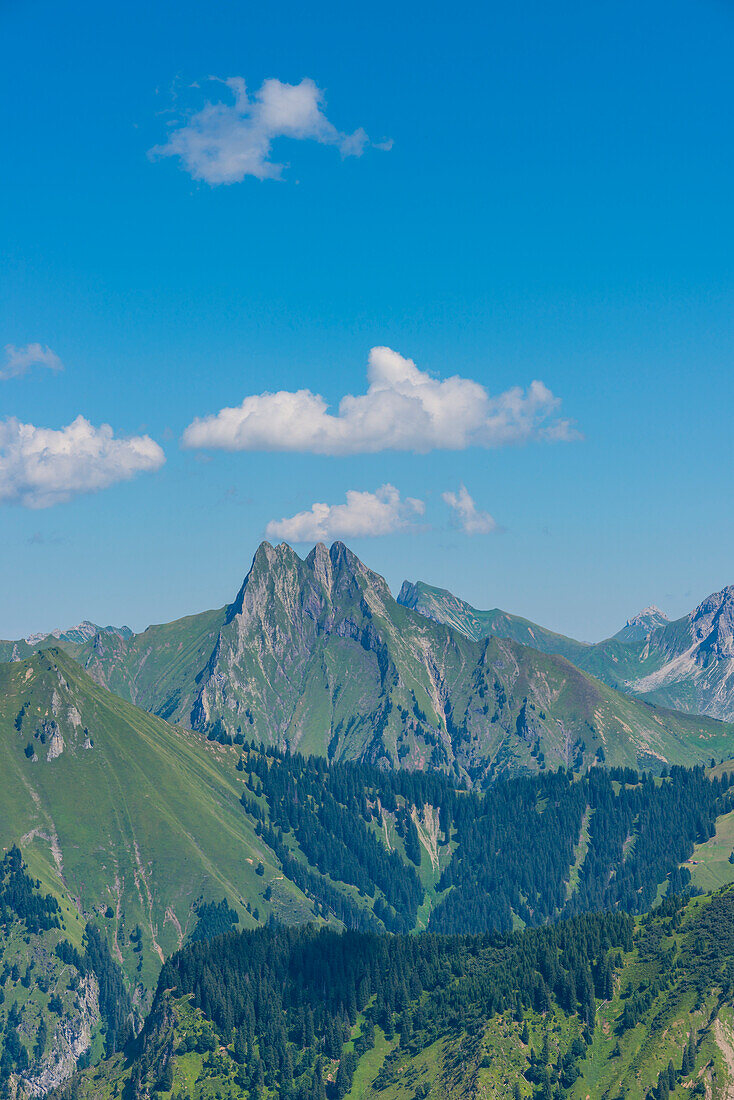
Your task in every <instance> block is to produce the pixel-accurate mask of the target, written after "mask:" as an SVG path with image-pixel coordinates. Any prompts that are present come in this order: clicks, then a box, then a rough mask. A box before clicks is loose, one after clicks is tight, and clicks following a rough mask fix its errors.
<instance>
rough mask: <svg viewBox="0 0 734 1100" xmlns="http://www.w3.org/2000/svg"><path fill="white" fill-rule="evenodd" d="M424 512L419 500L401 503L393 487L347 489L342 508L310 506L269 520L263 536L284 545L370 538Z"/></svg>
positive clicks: (399, 526)
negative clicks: (373, 490) (282, 542)
mask: <svg viewBox="0 0 734 1100" xmlns="http://www.w3.org/2000/svg"><path fill="white" fill-rule="evenodd" d="M424 511H425V506H424V504H423V501H422V500H416V499H415V498H413V497H406V498H405V499H404V500H403V499H401V497H400V493H399V492H398V490H397V489H396V488H395V486H394V485H383V486H382V487H381V488H380V489H378V490H377V491H376V492H374V493H363V492H359V491H358V490H356V489H350V490H349V491H348V492H347V501H346V504H313V505H311V508H310V509H309V511H308V512H298V513H297V515H295V516H290V517H287V518H284V519H279V520H271V521H270V523H269V524H268V525H267V528H266V529H265V534H266V536H267V537H268V538H273V539H286V540H287V541H288V542H326V541H328V540H329V539H348V538H371V537H374V536H376V535H390V534H392V533H393V532H394V531H400V530H402V529H403V528H405V527H407V526H409V524H410V523H411V522H412V521H413V520H414V519H415V518H416V517H417V516H422V515H423V512H424Z"/></svg>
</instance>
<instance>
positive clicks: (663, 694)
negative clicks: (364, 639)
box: [398, 581, 734, 721]
mask: <svg viewBox="0 0 734 1100" xmlns="http://www.w3.org/2000/svg"><path fill="white" fill-rule="evenodd" d="M398 599H399V600H400V602H401V603H404V604H406V606H409V607H412V608H415V609H416V610H417V611H420V612H421V614H423V615H425V616H427V617H428V618H429V619H432V620H434V621H436V622H442V623H447V624H449V625H451V626H452V627H454V628H455V629H456V630H459V631H461V633H462V634H464V635H465V636H466V637H467V638H474V639H476V638H482V637H490V636H492V637H510V638H513V639H515V640H516V641H520V642H523V643H524V644H525V645H528V646H532V647H533V648H534V649H537V650H539V651H540V652H543V653H560V654H562V655H563V656H565V657H567V658H568V660H569V661H572V662H573V663H574V664H575V665H577V666H578V667H579V668H580V669H582V670H583V671H584V672H588V673H591V675H592V676H595V677H597V678H598V679H599V680H602V681H603V682H604V683H605V684H608V685H609V686H610V687H613V688H615V689H616V690H618V691H622V692H625V693H627V694H630V695H641V696H643V697H644V698H645V699H646V700H647V701H648V702H651V703H655V704H658V705H660V706H665V707H671V708H673V709H675V710H678V711H684V712H687V713H689V714H705V715H709V716H710V717H712V718H719V719H722V720H724V721H734V585H732V586H730V587H728V588H724V589H722V591H721V592H717V593H714V595H712V596H709V597H708V598H707V599H706V600H704V601H703V603H701V604H699V606H698V607H697V608H696V609H695V610H694V611H692V612H691V613H690V614H689V615H684V616H683V618H681V619H676V620H675V621H674V622H670V621H669V620H668V618H667V617H666V616H665V615H664V614H663V612H662V611H660V610H659V609H658V608H656V607H647V608H645V610H644V611H641V612H640V613H639V615H636V616H634V618H632V619H630V620H629V621H628V622H627V623H626V625H625V626H624V627H623V628H622V629H621V630H620V631H619V632H618V633H617V634H615V635H614V637H612V638H608V639H607V640H606V641H603V642H599V643H597V644H596V645H584V644H583V643H581V642H576V641H574V640H573V639H571V638H566V637H564V636H563V635H561V634H554V633H553V632H552V631H549V630H546V629H544V628H543V627H540V626H537V625H536V624H535V623H530V622H528V621H527V620H525V619H520V618H518V617H517V616H516V615H508V614H507V613H506V612H503V611H496V610H495V611H478V610H477V609H476V608H473V607H471V606H470V605H469V604H467V603H464V602H463V601H462V600H459V599H457V597H456V596H454V595H452V594H451V592H447V591H446V590H445V589H441V588H432V587H431V586H430V585H427V584H424V583H423V582H421V581H419V582H417V583H415V584H411V583H409V582H408V581H406V582H405V583H404V584H403V587H402V589H401V591H400V595H399V597H398Z"/></svg>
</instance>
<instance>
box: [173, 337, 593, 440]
mask: <svg viewBox="0 0 734 1100" xmlns="http://www.w3.org/2000/svg"><path fill="white" fill-rule="evenodd" d="M367 381H368V388H367V392H366V393H364V394H360V395H357V396H354V395H351V394H347V395H345V396H344V397H342V399H341V401H340V402H339V408H338V411H337V413H336V414H334V413H331V412H330V411H329V406H328V404H327V402H326V401H325V399H324V398H323V397H322V396H321V395H320V394H318V393H313V392H312V391H311V390H308V389H302V390H296V391H287V390H280V391H278V392H276V393H268V392H266V393H261V394H253V395H251V396H248V397H246V398H245V399H244V401H243V402H242V404H241V405H238V406H236V407H234V408H224V409H221V410H220V411H219V412H218V413H215V414H213V415H210V416H205V417H201V418H197V419H196V420H194V421H193V422H192V423H191V424H190V425H189V426H188V427H187V428H186V430H185V432H184V434H183V437H182V443H183V446H184V447H188V448H217V449H221V450H229V451H294V452H308V453H311V454H322V455H346V454H364V453H377V452H379V451H388V450H393V451H414V452H417V453H426V452H428V451H431V450H464V449H466V448H467V447H473V446H474V447H501V446H504V445H507V444H512V443H515V444H516V443H526V442H528V441H530V440H538V441H544V442H561V441H568V440H572V439H578V438H579V437H580V436H579V433H578V431H577V430H576V428H575V427H574V425H573V423H572V421H570V420H568V419H564V418H562V417H561V416H560V415H559V410H560V405H561V401H560V398H558V397H556V396H555V395H554V394H553V393H552V392H551V391H550V390H549V389H548V387H547V386H546V385H545V384H544V383H543V382H540V381H534V382H531V383H530V385H529V386H528V388H527V389H522V388H521V387H520V386H515V387H512V388H511V389H509V390H505V391H504V392H503V393H500V394H498V395H496V396H493V395H490V394H489V393H488V391H487V390H486V389H485V387H484V386H482V385H481V384H480V383H479V382H474V381H472V380H471V379H469V378H461V377H460V376H458V375H454V376H452V377H449V378H446V379H444V380H443V381H441V380H439V379H436V378H433V377H432V376H431V375H430V374H428V373H427V372H426V371H422V370H420V369H419V368H418V367H417V366H416V364H415V363H414V362H413V360H412V359H406V358H404V357H403V356H402V355H399V354H398V352H396V351H393V350H392V349H391V348H388V347H375V348H372V350H371V352H370V354H369V360H368V367H367Z"/></svg>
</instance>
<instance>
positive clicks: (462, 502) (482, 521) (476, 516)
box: [441, 485, 497, 535]
mask: <svg viewBox="0 0 734 1100" xmlns="http://www.w3.org/2000/svg"><path fill="white" fill-rule="evenodd" d="M441 496H442V499H443V501H444V503H445V504H448V506H449V508H452V509H453V510H454V512H455V513H456V518H457V520H458V522H459V524H460V525H461V528H462V530H463V531H464V532H465V533H466V534H467V535H491V534H492V532H493V531H496V530H497V521H496V520H495V518H494V516H491V515H490V514H489V512H483V511H481V509H479V508H477V506H476V504H475V503H474V501H473V500H472V498H471V497H470V496H469V493H468V492H467V489H466V486H465V485H462V486H461V488H460V489H459V491H458V493H442V494H441Z"/></svg>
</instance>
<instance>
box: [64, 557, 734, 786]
mask: <svg viewBox="0 0 734 1100" xmlns="http://www.w3.org/2000/svg"><path fill="white" fill-rule="evenodd" d="M550 644H551V642H550V641H549V642H548V645H550ZM582 648H583V647H582ZM78 657H79V660H80V661H81V662H82V663H83V664H84V666H85V667H86V669H87V670H88V671H89V673H90V675H92V676H93V677H94V678H95V679H96V680H97V681H98V682H100V683H102V684H104V685H106V686H108V687H109V688H111V689H112V690H113V691H115V692H117V693H119V694H121V695H123V696H125V697H127V698H129V699H131V700H132V701H135V702H136V703H137V704H138V705H140V706H143V707H145V709H147V710H150V711H152V712H154V713H156V714H159V715H161V716H163V717H165V718H168V719H170V720H173V721H176V722H181V723H183V724H184V725H187V726H189V727H190V728H192V729H195V730H199V731H202V732H207V733H209V734H211V733H212V732H214V733H215V734H216V735H217V736H221V738H222V739H225V740H226V739H228V738H232V737H234V736H236V735H238V734H239V735H241V736H242V735H244V736H246V737H248V738H249V737H251V736H254V737H256V738H257V739H258V740H263V741H264V742H265V743H266V744H272V745H275V746H278V747H280V748H284V747H285V746H289V747H290V748H291V749H292V750H295V749H298V750H299V751H302V752H305V753H316V754H320V755H327V754H328V756H329V757H330V758H332V759H364V760H367V761H371V762H381V763H382V764H383V765H385V766H393V767H394V766H398V765H401V764H402V765H403V766H406V767H412V768H424V767H426V766H433V767H437V768H442V769H444V770H447V771H451V772H452V773H453V774H454V775H456V776H466V777H469V778H470V780H471V781H472V782H477V783H481V782H485V781H487V780H489V779H492V778H494V777H496V776H498V775H502V774H507V773H512V772H516V771H527V770H531V771H532V770H537V769H538V768H539V767H540V766H541V764H542V762H543V760H545V762H546V764H547V765H548V766H551V767H552V766H556V765H558V764H564V765H570V764H574V765H577V766H580V765H581V764H588V763H590V762H592V761H593V760H594V759H601V757H602V756H604V757H605V758H606V759H607V760H608V761H609V762H614V763H625V764H633V765H635V764H636V763H637V762H638V761H646V762H654V761H658V762H664V761H667V762H672V761H675V762H687V763H692V762H694V761H697V760H701V759H704V758H706V757H707V756H710V755H712V754H714V755H726V754H727V753H728V750H729V748H730V746H731V744H732V737H731V733H732V731H731V729H730V728H729V727H727V726H722V725H720V724H717V723H715V722H711V721H710V720H706V719H696V720H693V719H691V718H688V717H682V716H680V715H676V714H672V713H668V712H664V711H658V710H654V709H652V708H651V707H649V706H645V705H644V704H640V703H638V702H636V701H633V700H631V699H629V698H627V697H625V696H623V695H621V694H620V693H618V692H616V691H614V690H613V689H610V688H609V687H608V686H605V685H603V684H601V683H600V682H598V681H596V680H594V679H592V678H591V677H590V676H588V675H586V674H585V673H583V672H580V671H579V670H578V669H577V668H576V667H574V666H572V665H571V664H569V663H568V662H567V661H566V660H564V658H562V657H559V656H557V655H555V654H552V653H539V652H538V651H537V650H536V649H532V648H529V647H526V646H523V645H519V644H518V643H517V642H514V641H512V640H510V639H499V638H494V637H492V638H485V639H482V640H478V641H473V640H471V639H468V638H466V637H464V635H463V634H461V633H460V632H459V631H458V630H455V629H452V628H450V627H447V626H445V625H443V624H440V623H436V622H432V621H431V620H429V619H427V618H426V617H425V616H424V615H422V614H420V613H419V612H417V611H415V610H413V609H412V608H408V607H404V606H402V605H401V604H399V603H397V602H396V601H395V600H394V599H393V597H392V596H391V594H390V591H389V589H388V587H387V585H386V583H385V581H384V580H383V579H382V578H381V577H379V576H378V575H377V574H375V573H373V572H372V571H371V570H369V569H368V568H367V567H366V566H364V565H363V563H362V562H360V561H359V559H357V558H356V557H355V556H354V555H353V554H352V553H351V552H350V551H349V550H347V548H346V547H345V546H343V545H342V544H340V543H335V544H334V545H333V546H332V547H331V550H327V549H326V547H325V546H323V545H321V544H319V545H318V546H316V547H315V548H314V550H313V551H312V552H311V553H310V554H309V555H308V557H307V558H306V559H305V561H304V560H302V559H301V558H299V557H298V555H297V554H295V553H294V551H293V550H292V549H291V548H290V547H289V546H287V545H285V544H281V545H280V546H278V547H277V548H274V547H272V546H270V545H269V544H267V543H263V544H262V546H261V547H260V548H259V550H258V552H257V553H256V555H255V558H254V561H253V564H252V568H251V570H250V572H249V573H248V575H247V578H246V579H245V582H244V584H243V586H242V588H241V590H240V592H239V594H238V596H237V598H236V600H235V601H234V603H232V604H231V605H230V606H229V607H227V608H225V609H223V610H220V611H212V612H207V613H205V614H203V615H198V616H193V617H190V618H189V619H184V620H180V621H179V622H177V623H170V624H167V625H165V626H158V627H151V628H149V629H148V630H147V631H145V632H144V633H143V634H141V635H137V636H135V637H134V638H132V639H128V640H125V639H121V638H110V637H109V636H103V635H97V636H96V637H95V638H94V639H93V640H92V641H90V642H88V643H86V644H85V645H84V646H83V647H82V648H81V649H80V650H79V651H78Z"/></svg>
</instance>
